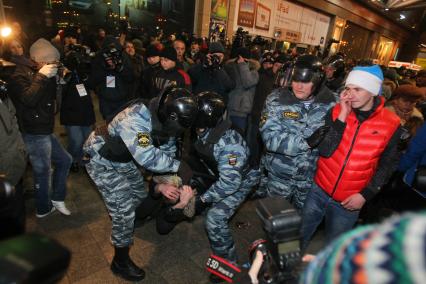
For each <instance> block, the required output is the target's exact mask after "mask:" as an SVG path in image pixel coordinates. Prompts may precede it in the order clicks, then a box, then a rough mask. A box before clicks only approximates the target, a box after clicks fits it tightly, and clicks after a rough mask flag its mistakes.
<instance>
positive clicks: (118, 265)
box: [111, 247, 145, 281]
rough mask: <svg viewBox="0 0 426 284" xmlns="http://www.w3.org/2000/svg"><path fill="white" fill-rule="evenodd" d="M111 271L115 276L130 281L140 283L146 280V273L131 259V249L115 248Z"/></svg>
mask: <svg viewBox="0 0 426 284" xmlns="http://www.w3.org/2000/svg"><path fill="white" fill-rule="evenodd" d="M111 270H112V272H114V274H117V275H118V276H120V277H122V278H124V279H126V280H129V281H140V280H142V279H144V278H145V271H144V270H143V269H142V268H139V267H138V266H137V265H136V264H135V263H134V262H133V261H132V260H131V259H130V256H129V247H123V248H119V247H115V255H114V258H113V259H112V263H111Z"/></svg>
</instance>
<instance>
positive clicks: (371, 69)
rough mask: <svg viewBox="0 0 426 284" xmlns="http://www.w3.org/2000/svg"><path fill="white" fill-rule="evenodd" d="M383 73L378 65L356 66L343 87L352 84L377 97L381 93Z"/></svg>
mask: <svg viewBox="0 0 426 284" xmlns="http://www.w3.org/2000/svg"><path fill="white" fill-rule="evenodd" d="M382 82H383V72H382V69H381V68H380V67H379V65H373V66H357V67H355V68H354V69H352V71H351V72H350V73H349V75H348V77H347V78H346V83H345V86H347V85H349V84H353V85H355V86H358V87H360V88H363V89H364V90H367V91H369V92H370V93H371V94H373V96H377V95H379V94H380V93H381V91H382Z"/></svg>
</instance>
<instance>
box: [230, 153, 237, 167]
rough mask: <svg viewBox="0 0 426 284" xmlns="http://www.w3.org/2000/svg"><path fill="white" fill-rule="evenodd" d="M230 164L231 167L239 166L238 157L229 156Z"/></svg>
mask: <svg viewBox="0 0 426 284" xmlns="http://www.w3.org/2000/svg"><path fill="white" fill-rule="evenodd" d="M228 164H229V165H230V166H235V165H236V164H237V155H234V154H231V155H228Z"/></svg>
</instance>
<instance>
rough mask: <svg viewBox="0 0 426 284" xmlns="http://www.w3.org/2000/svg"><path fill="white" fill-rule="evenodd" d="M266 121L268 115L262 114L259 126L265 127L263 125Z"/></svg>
mask: <svg viewBox="0 0 426 284" xmlns="http://www.w3.org/2000/svg"><path fill="white" fill-rule="evenodd" d="M267 120H268V115H267V114H266V113H265V114H262V116H261V117H260V123H259V126H260V127H263V125H265V123H266V121H267Z"/></svg>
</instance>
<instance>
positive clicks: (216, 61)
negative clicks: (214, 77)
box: [203, 54, 221, 70]
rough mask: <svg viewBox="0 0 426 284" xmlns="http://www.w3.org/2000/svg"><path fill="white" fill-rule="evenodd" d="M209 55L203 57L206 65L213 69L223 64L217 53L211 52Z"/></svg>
mask: <svg viewBox="0 0 426 284" xmlns="http://www.w3.org/2000/svg"><path fill="white" fill-rule="evenodd" d="M209 57H210V58H209ZM209 57H207V55H206V56H205V57H204V59H203V65H204V67H206V68H209V69H211V70H215V69H219V68H220V64H221V62H220V57H219V56H218V55H216V54H210V56H209Z"/></svg>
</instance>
